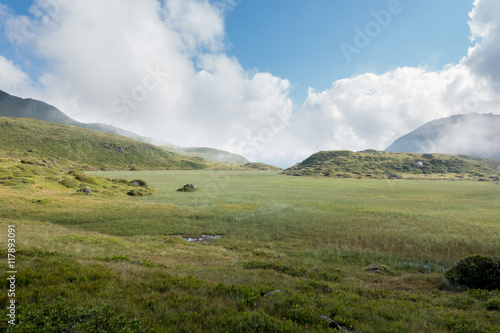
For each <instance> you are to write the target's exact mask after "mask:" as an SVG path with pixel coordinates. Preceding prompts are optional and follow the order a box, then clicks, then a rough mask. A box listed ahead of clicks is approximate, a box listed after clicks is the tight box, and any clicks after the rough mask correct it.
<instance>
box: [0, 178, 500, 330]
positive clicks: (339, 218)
mask: <svg viewBox="0 0 500 333" xmlns="http://www.w3.org/2000/svg"><path fill="white" fill-rule="evenodd" d="M87 174H88V175H91V176H93V177H95V179H99V177H107V178H120V179H121V178H124V179H127V180H128V181H131V180H134V179H143V180H145V181H146V182H147V183H149V185H150V186H151V187H152V188H154V189H155V190H156V192H155V194H154V195H153V196H150V197H143V198H136V197H128V196H125V195H123V196H118V195H114V194H113V193H110V192H108V190H106V189H105V188H98V189H95V190H94V189H93V193H94V195H93V197H89V196H85V195H75V193H74V192H75V191H74V190H72V189H68V188H66V187H63V186H56V185H54V182H52V181H50V180H48V179H41V180H40V181H37V182H35V183H29V184H17V185H13V186H0V216H1V217H2V219H1V220H0V242H1V244H2V247H3V248H4V249H5V248H6V245H5V244H6V243H7V238H8V232H7V231H8V226H9V225H15V230H16V251H17V252H16V269H17V276H16V279H17V280H16V286H17V290H16V296H15V300H16V302H17V303H16V306H17V307H16V320H17V325H16V326H15V327H14V326H10V327H9V326H8V323H7V319H6V318H7V316H6V315H7V305H8V302H9V300H10V296H8V295H7V290H6V289H5V288H4V289H2V291H1V294H0V306H1V310H0V315H1V318H2V320H1V321H0V332H60V331H63V332H65V331H78V332H327V331H333V328H332V327H333V326H334V325H335V324H333V323H329V321H328V320H326V319H325V318H322V317H321V316H325V317H328V318H331V319H332V320H333V321H334V322H335V323H337V324H338V325H339V326H340V330H341V331H345V332H347V331H349V332H498V331H499V330H500V306H497V305H495V304H500V292H499V291H493V292H487V291H481V290H464V289H463V288H462V289H461V288H458V287H456V286H452V285H450V284H449V282H448V281H447V280H446V279H445V278H444V277H443V272H444V271H445V270H446V269H447V268H450V267H451V266H452V265H453V264H454V262H456V260H458V259H459V258H462V257H465V256H468V255H473V254H483V255H490V256H498V255H499V254H500V242H499V240H500V222H499V221H500V210H499V209H498V207H500V186H497V185H495V184H494V183H493V182H469V181H455V182H451V181H429V180H412V181H406V180H367V179H363V180H358V179H329V178H306V177H290V176H285V175H279V174H277V173H276V172H251V171H209V170H205V171H138V172H96V173H87ZM53 177H57V176H53ZM45 178H47V177H45ZM188 183H190V184H195V185H196V186H197V188H198V191H196V192H186V193H184V192H177V191H176V190H177V189H179V188H181V187H182V186H183V185H185V184H188ZM55 184H57V183H55ZM90 187H91V186H90ZM203 235H205V237H203ZM207 235H209V236H217V237H206V236H207ZM188 238H191V239H190V240H193V239H200V238H201V241H198V242H196V241H188ZM1 255H2V262H1V265H0V267H1V269H2V271H4V272H7V271H8V270H9V269H8V267H7V255H6V252H5V250H4V251H2V254H1Z"/></svg>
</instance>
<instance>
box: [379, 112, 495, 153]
mask: <svg viewBox="0 0 500 333" xmlns="http://www.w3.org/2000/svg"><path fill="white" fill-rule="evenodd" d="M386 151H388V152H395V153H397V152H398V153H403V152H406V153H445V154H467V155H474V156H479V157H484V158H492V159H496V160H500V115H495V114H491V113H489V114H477V113H471V114H462V115H456V116H451V117H448V118H442V119H438V120H434V121H431V122H428V123H426V124H424V125H423V126H421V127H419V128H417V129H416V130H414V131H413V132H411V133H408V134H406V135H404V136H402V137H401V138H399V139H397V140H396V141H395V142H394V143H393V144H391V145H390V146H389V147H387V149H386Z"/></svg>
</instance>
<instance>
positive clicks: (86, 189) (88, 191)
mask: <svg viewBox="0 0 500 333" xmlns="http://www.w3.org/2000/svg"><path fill="white" fill-rule="evenodd" d="M76 193H85V194H87V195H88V196H93V194H92V191H91V190H90V189H89V188H88V187H85V188H82V189H80V190H78V191H76Z"/></svg>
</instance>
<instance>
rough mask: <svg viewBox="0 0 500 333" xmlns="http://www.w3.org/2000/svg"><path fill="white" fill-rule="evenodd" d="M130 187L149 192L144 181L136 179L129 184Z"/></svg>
mask: <svg viewBox="0 0 500 333" xmlns="http://www.w3.org/2000/svg"><path fill="white" fill-rule="evenodd" d="M130 185H133V186H137V187H144V188H146V189H148V190H149V185H148V183H146V182H145V181H144V180H140V179H136V180H133V181H131V182H130Z"/></svg>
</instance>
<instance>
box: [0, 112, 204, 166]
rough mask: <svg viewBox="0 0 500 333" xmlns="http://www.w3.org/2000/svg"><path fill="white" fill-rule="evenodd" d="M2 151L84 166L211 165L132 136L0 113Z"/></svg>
mask: <svg viewBox="0 0 500 333" xmlns="http://www.w3.org/2000/svg"><path fill="white" fill-rule="evenodd" d="M54 115H56V116H58V114H57V113H54ZM0 153H1V154H2V155H5V157H16V158H21V159H23V160H25V161H28V162H29V163H30V164H47V163H49V162H50V161H57V163H59V164H61V163H63V164H65V165H66V166H72V167H81V168H84V169H106V168H111V169H116V168H120V169H142V168H144V169H204V168H206V167H207V163H205V162H204V161H203V160H202V159H200V158H197V157H190V156H182V155H180V154H177V153H174V152H169V151H166V150H164V149H161V148H159V147H156V146H153V145H151V144H148V143H145V142H140V141H136V140H133V139H131V138H126V137H123V136H119V135H115V134H109V133H103V132H100V131H96V130H92V129H88V128H80V127H75V126H68V125H61V124H56V123H52V122H46V121H41V120H37V119H31V118H9V117H0ZM48 161H49V162H48Z"/></svg>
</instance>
